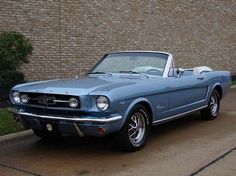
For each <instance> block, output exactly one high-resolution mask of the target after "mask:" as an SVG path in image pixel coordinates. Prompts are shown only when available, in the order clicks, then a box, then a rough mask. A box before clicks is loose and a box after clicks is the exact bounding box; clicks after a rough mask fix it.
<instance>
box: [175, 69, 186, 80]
mask: <svg viewBox="0 0 236 176" xmlns="http://www.w3.org/2000/svg"><path fill="white" fill-rule="evenodd" d="M176 73H177V78H180V77H181V76H182V75H183V74H184V69H182V68H178V69H177V70H176Z"/></svg>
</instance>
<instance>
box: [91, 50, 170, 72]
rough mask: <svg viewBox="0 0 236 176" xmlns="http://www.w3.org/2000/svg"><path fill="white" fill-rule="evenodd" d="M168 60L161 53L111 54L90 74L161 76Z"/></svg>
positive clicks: (166, 56)
mask: <svg viewBox="0 0 236 176" xmlns="http://www.w3.org/2000/svg"><path fill="white" fill-rule="evenodd" d="M167 59H168V55H167V54H163V53H148V52H147V53H145V52H143V53H139V52H134V53H131V52H127V53H112V54H108V55H106V56H105V57H104V58H103V59H102V60H101V61H100V62H98V63H97V65H95V67H94V68H93V70H92V71H91V72H90V74H91V73H92V74H93V73H98V74H99V73H100V74H101V73H131V74H132V73H133V74H141V73H144V74H149V75H156V76H162V75H163V72H164V69H165V65H166V62H167Z"/></svg>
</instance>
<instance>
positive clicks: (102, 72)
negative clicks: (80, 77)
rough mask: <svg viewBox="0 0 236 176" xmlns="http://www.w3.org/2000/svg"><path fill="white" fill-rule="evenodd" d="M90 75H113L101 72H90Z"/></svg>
mask: <svg viewBox="0 0 236 176" xmlns="http://www.w3.org/2000/svg"><path fill="white" fill-rule="evenodd" d="M89 74H90V75H92V74H108V75H112V73H108V72H100V71H97V72H90V73H89Z"/></svg>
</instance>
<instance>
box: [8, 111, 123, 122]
mask: <svg viewBox="0 0 236 176" xmlns="http://www.w3.org/2000/svg"><path fill="white" fill-rule="evenodd" d="M9 111H10V112H11V113H13V114H15V115H17V116H25V117H27V116H28V117H36V118H42V119H51V120H63V121H70V122H92V123H101V124H106V123H112V122H115V121H118V120H120V119H122V116H120V115H116V116H111V117H108V118H104V117H101V118H97V117H96V118H92V117H91V118H90V117H85V118H80V117H77V116H72V117H68V118H67V117H61V116H51V115H39V114H33V113H28V112H24V111H21V110H17V109H9Z"/></svg>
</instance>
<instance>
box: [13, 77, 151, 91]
mask: <svg viewBox="0 0 236 176" xmlns="http://www.w3.org/2000/svg"><path fill="white" fill-rule="evenodd" d="M147 79H148V78H147V77H146V76H140V75H132V76H130V75H129V76H126V75H123V76H109V75H104V76H87V77H84V78H75V79H62V80H49V81H40V82H32V83H26V84H20V85H17V86H15V87H14V88H13V90H18V91H20V92H34V93H56V94H69V95H88V94H90V93H91V92H101V91H102V92H104V91H105V92H109V91H111V90H113V89H117V88H119V87H124V86H130V85H132V84H138V83H139V82H143V81H145V80H146V81H147Z"/></svg>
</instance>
